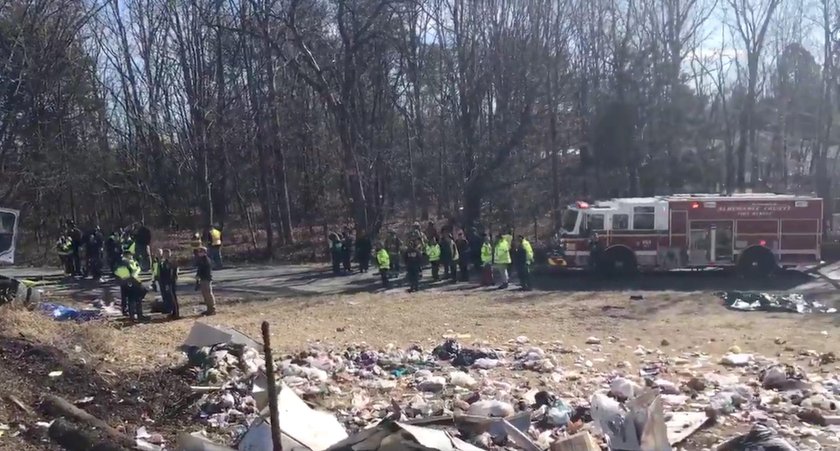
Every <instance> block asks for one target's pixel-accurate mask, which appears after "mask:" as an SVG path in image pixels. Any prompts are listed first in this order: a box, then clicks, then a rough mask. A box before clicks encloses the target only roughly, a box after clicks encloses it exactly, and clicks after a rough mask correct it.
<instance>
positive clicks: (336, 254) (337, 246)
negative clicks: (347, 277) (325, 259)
mask: <svg viewBox="0 0 840 451" xmlns="http://www.w3.org/2000/svg"><path fill="white" fill-rule="evenodd" d="M329 240H330V260H331V261H332V270H333V274H335V275H338V274H340V273H341V260H342V258H343V255H344V253H343V252H342V249H341V248H342V244H341V239H340V238H339V236H338V234H337V233H335V232H331V233H330V236H329Z"/></svg>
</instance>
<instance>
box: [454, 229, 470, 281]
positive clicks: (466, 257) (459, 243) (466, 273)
mask: <svg viewBox="0 0 840 451" xmlns="http://www.w3.org/2000/svg"><path fill="white" fill-rule="evenodd" d="M455 248H456V249H458V268H459V269H460V270H461V280H462V281H464V282H468V281H469V280H470V270H469V266H470V261H471V259H472V256H471V254H470V242H469V241H468V240H467V238H466V237H464V232H458V238H457V239H455Z"/></svg>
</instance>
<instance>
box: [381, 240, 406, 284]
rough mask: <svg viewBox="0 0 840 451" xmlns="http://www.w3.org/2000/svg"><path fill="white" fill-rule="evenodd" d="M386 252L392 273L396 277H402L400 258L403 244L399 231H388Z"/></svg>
mask: <svg viewBox="0 0 840 451" xmlns="http://www.w3.org/2000/svg"><path fill="white" fill-rule="evenodd" d="M385 250H386V251H388V257H389V259H390V262H391V272H392V273H393V276H394V277H399V275H400V257H401V256H402V251H403V243H402V240H401V239H400V237H399V236H397V231H396V230H393V229H391V230H390V231H388V238H386V239H385Z"/></svg>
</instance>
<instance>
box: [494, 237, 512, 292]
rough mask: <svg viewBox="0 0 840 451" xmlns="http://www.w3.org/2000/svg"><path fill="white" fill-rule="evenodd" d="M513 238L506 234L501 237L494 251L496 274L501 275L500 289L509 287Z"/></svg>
mask: <svg viewBox="0 0 840 451" xmlns="http://www.w3.org/2000/svg"><path fill="white" fill-rule="evenodd" d="M512 238H513V237H512V236H511V235H509V234H504V235H501V236H500V237H499V240H498V241H497V242H496V248H495V249H493V264H494V265H495V266H496V272H497V273H498V274H499V279H500V280H499V281H500V285H499V289H500V290H504V289H505V288H507V287H508V266H510V263H511V260H510V242H511V240H512Z"/></svg>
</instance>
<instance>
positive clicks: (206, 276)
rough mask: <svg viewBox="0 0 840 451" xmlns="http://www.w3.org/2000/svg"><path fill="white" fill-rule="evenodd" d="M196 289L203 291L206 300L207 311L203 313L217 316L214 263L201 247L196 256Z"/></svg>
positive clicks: (202, 294)
mask: <svg viewBox="0 0 840 451" xmlns="http://www.w3.org/2000/svg"><path fill="white" fill-rule="evenodd" d="M195 266H196V270H195V289H196V291H198V290H201V296H202V297H203V298H204V305H205V306H207V310H205V311H204V313H202V315H204V316H210V315H215V314H216V297H215V296H213V263H212V262H211V261H210V257H208V256H207V248H206V247H200V248H198V250H197V251H196V256H195Z"/></svg>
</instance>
